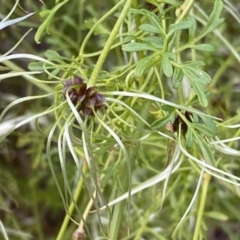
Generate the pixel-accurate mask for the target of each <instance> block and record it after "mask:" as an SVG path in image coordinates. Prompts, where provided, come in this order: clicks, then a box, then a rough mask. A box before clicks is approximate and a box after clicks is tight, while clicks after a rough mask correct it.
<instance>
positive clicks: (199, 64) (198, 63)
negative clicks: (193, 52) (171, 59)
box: [182, 61, 205, 68]
mask: <svg viewBox="0 0 240 240" xmlns="http://www.w3.org/2000/svg"><path fill="white" fill-rule="evenodd" d="M204 65H205V63H204V62H202V61H189V62H184V64H183V65H182V66H183V67H184V68H188V67H192V68H199V67H202V66H204Z"/></svg>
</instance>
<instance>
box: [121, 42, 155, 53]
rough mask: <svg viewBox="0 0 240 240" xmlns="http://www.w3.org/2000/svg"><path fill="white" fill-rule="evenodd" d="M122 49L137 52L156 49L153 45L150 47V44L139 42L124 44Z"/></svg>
mask: <svg viewBox="0 0 240 240" xmlns="http://www.w3.org/2000/svg"><path fill="white" fill-rule="evenodd" d="M122 50H123V51H126V52H137V51H146V50H149V51H155V49H154V48H153V47H150V46H149V45H148V44H146V43H138V42H133V43H127V44H125V45H123V47H122Z"/></svg>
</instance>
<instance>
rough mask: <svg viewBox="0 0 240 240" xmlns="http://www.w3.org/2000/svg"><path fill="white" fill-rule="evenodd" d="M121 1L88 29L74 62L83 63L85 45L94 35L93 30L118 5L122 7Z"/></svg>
mask: <svg viewBox="0 0 240 240" xmlns="http://www.w3.org/2000/svg"><path fill="white" fill-rule="evenodd" d="M122 2H123V0H122V1H120V2H119V3H118V4H116V5H115V6H114V7H113V8H112V9H111V10H110V11H109V12H108V13H106V14H105V15H104V16H103V17H101V18H100V19H99V20H98V21H97V22H96V23H95V24H94V25H93V27H92V28H91V29H90V31H89V32H88V34H87V35H86V37H85V38H84V40H83V42H82V45H81V48H80V50H79V54H78V57H77V58H76V60H79V59H81V62H82V63H83V57H84V54H83V52H84V49H85V47H86V45H87V42H88V41H89V39H90V37H91V35H92V34H93V33H94V31H95V29H96V28H97V26H98V25H99V24H100V23H102V22H103V21H104V20H105V19H106V18H108V17H109V16H111V15H112V14H113V13H114V12H115V11H116V10H117V9H118V7H119V6H120V5H122Z"/></svg>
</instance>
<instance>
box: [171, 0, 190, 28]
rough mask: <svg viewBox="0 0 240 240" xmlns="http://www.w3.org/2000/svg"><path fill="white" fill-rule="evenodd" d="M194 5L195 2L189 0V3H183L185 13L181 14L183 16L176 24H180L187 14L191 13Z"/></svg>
mask: <svg viewBox="0 0 240 240" xmlns="http://www.w3.org/2000/svg"><path fill="white" fill-rule="evenodd" d="M193 3H194V0H189V1H187V3H185V2H184V3H183V4H182V5H181V7H183V8H184V10H183V12H182V13H181V15H180V16H179V17H178V18H177V20H176V22H175V23H179V22H181V21H182V20H183V18H184V17H185V16H186V15H187V13H188V12H189V10H190V8H191V7H192V5H193Z"/></svg>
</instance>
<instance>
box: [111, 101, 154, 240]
mask: <svg viewBox="0 0 240 240" xmlns="http://www.w3.org/2000/svg"><path fill="white" fill-rule="evenodd" d="M150 106H151V102H150V101H148V102H147V103H146V104H145V106H144V107H143V108H142V110H141V114H140V115H141V116H142V118H143V119H147V116H148V114H149V108H150ZM143 125H144V123H142V122H139V123H138V124H137V129H139V128H142V127H143ZM141 135H142V132H141V131H139V130H135V132H134V134H133V139H139V138H140V137H141ZM138 148H139V143H138V144H136V145H134V147H133V146H130V147H129V160H130V161H131V168H133V166H134V162H135V158H136V153H137V152H138ZM128 186H129V179H128V178H127V177H126V169H123V172H122V188H123V190H124V191H125V192H127V191H128V190H129V189H128ZM125 204H126V201H122V202H120V203H118V204H117V205H116V206H115V208H114V212H113V217H112V221H111V223H110V228H109V239H111V240H117V239H119V238H118V232H119V227H120V223H121V222H122V216H123V212H124V207H125Z"/></svg>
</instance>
